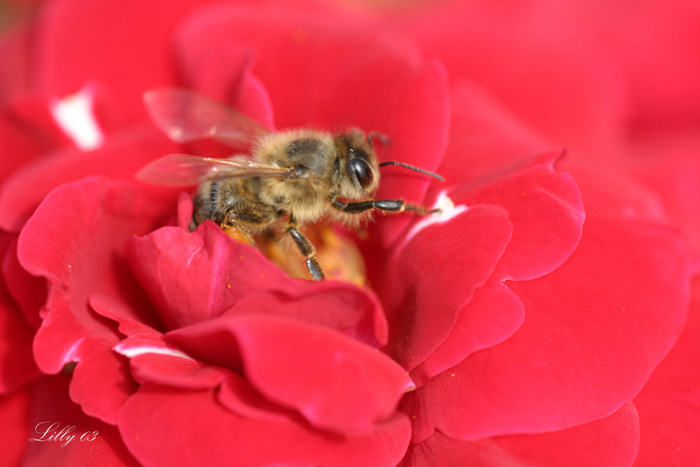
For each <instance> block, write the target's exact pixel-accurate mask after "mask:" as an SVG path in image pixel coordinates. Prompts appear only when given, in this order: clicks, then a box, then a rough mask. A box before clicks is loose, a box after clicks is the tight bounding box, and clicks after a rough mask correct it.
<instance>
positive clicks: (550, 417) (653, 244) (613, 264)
mask: <svg viewBox="0 0 700 467" xmlns="http://www.w3.org/2000/svg"><path fill="white" fill-rule="evenodd" d="M688 275H689V272H688V256H687V252H686V250H685V245H684V243H683V242H682V240H681V239H680V238H679V237H678V236H677V235H676V234H674V233H672V232H669V231H668V230H666V229H664V228H661V227H659V226H658V225H653V224H646V223H643V222H641V221H639V222H634V221H632V220H624V221H620V220H607V221H605V222H603V221H601V220H599V219H596V218H595V217H589V219H588V220H587V222H586V227H585V228H584V235H583V238H582V240H581V244H580V245H579V247H578V248H577V249H576V251H575V252H574V253H573V254H572V256H571V257H570V258H569V260H567V261H566V262H565V263H564V264H563V265H562V266H561V267H560V268H559V269H557V270H556V271H555V272H553V273H551V274H549V275H548V276H545V277H543V278H540V279H536V280H532V281H527V282H511V283H510V284H509V287H510V288H511V289H512V290H514V291H515V292H516V293H517V294H518V296H519V297H520V299H521V300H522V301H523V303H524V304H525V309H526V318H525V322H524V324H523V326H522V327H521V328H520V329H519V330H518V332H516V333H515V334H514V335H513V336H512V337H511V338H510V339H508V340H507V341H506V342H504V343H502V344H500V345H498V346H496V347H493V348H491V349H488V350H483V351H481V352H478V353H475V354H473V355H471V356H470V357H469V358H467V359H466V360H465V361H464V362H462V363H460V364H459V365H457V366H456V367H454V368H453V369H451V370H448V371H446V372H444V373H442V374H441V375H439V376H437V377H435V378H433V379H432V380H431V381H430V383H429V384H427V385H426V386H424V387H423V388H421V389H419V390H418V391H416V392H415V393H412V394H409V395H408V396H407V398H406V404H405V408H406V410H407V411H408V412H409V413H410V414H415V417H416V424H414V430H415V431H414V439H416V440H422V439H425V438H426V437H427V436H429V435H430V434H431V433H432V431H433V427H437V428H439V429H440V431H441V432H443V433H445V434H448V435H449V436H451V437H455V438H459V439H466V440H468V439H478V438H483V437H487V436H494V435H498V434H508V433H535V432H540V431H545V430H555V429H561V428H566V427H569V426H572V425H575V424H579V423H584V422H587V421H590V420H592V419H596V418H599V417H601V416H605V415H607V414H609V413H612V412H613V411H614V410H616V409H617V408H618V407H620V406H621V405H622V404H623V403H624V402H626V401H629V400H630V399H631V398H632V397H633V396H634V395H635V394H636V393H637V392H638V391H639V390H640V389H641V387H642V385H643V384H644V382H645V381H646V379H647V378H648V377H649V374H650V373H651V371H652V369H653V368H654V367H655V366H656V365H657V364H658V362H659V361H660V359H661V358H662V357H663V355H664V354H665V353H666V352H667V351H668V349H669V348H670V346H671V345H672V343H673V342H674V340H675V339H676V337H677V335H678V333H679V332H680V329H681V327H682V325H683V320H684V316H685V307H686V304H687V292H688V291H687V290H686V289H685V287H684V286H683V284H684V283H685V281H687V279H688ZM584 278H585V279H586V280H585V281H584V280H583V279H584ZM601 330H604V332H602V331H601ZM514 382H517V384H514ZM581 401H585V403H584V404H582V403H581ZM457 414H458V415H457Z"/></svg>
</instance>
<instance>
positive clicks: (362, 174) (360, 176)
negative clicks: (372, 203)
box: [349, 158, 374, 188]
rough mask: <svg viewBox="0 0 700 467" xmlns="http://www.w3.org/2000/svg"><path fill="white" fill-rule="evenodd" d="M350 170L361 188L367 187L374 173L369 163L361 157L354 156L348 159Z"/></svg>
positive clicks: (372, 179)
mask: <svg viewBox="0 0 700 467" xmlns="http://www.w3.org/2000/svg"><path fill="white" fill-rule="evenodd" d="M349 165H350V167H349V168H350V172H351V173H352V175H353V177H355V179H356V180H357V181H358V182H359V183H360V186H361V187H362V188H367V187H368V186H369V185H370V184H371V183H372V181H374V174H373V173H372V169H371V168H370V166H369V164H367V162H366V161H365V160H363V159H360V158H355V159H352V160H351V161H350V164H349Z"/></svg>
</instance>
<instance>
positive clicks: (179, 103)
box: [143, 88, 270, 147]
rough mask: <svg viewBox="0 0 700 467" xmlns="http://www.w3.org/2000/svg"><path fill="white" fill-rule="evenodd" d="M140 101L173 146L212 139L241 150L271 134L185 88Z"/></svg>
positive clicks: (156, 93)
mask: <svg viewBox="0 0 700 467" xmlns="http://www.w3.org/2000/svg"><path fill="white" fill-rule="evenodd" d="M143 100H144V103H145V104H146V109H147V110H148V113H149V114H150V116H151V118H152V119H153V121H154V122H155V123H156V125H158V127H159V128H160V129H161V130H163V132H164V133H165V134H167V135H168V137H169V138H170V139H171V140H173V141H175V142H176V143H187V142H189V141H194V140H197V139H202V138H212V139H215V140H217V141H219V142H221V143H223V144H227V145H229V146H237V147H240V146H241V145H250V144H251V143H253V142H254V141H256V140H257V139H258V138H260V137H261V136H264V135H266V134H268V133H270V130H269V129H267V128H265V127H264V126H262V125H260V124H259V123H257V122H255V121H253V120H251V119H250V118H248V117H246V116H245V115H243V114H241V113H239V112H236V111H235V110H233V109H231V108H228V107H226V106H225V105H223V104H220V103H218V102H215V101H213V100H211V99H208V98H206V97H204V96H201V95H199V94H195V93H193V92H191V91H188V90H186V89H180V88H159V89H152V90H150V91H146V92H145V93H144V95H143Z"/></svg>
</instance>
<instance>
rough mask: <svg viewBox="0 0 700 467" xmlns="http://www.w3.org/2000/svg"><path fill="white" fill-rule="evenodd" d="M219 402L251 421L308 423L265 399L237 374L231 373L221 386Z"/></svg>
mask: <svg viewBox="0 0 700 467" xmlns="http://www.w3.org/2000/svg"><path fill="white" fill-rule="evenodd" d="M218 400H219V402H221V404H223V406H224V407H226V408H227V409H228V410H230V411H231V412H233V413H235V414H237V415H240V416H241V417H244V418H247V419H249V420H258V421H263V422H290V421H292V422H295V423H302V424H305V423H306V422H304V421H303V418H302V417H301V416H300V415H299V414H298V413H296V412H294V411H292V410H290V409H285V408H283V407H281V406H279V405H276V404H275V403H274V402H270V401H269V400H268V399H265V398H264V397H263V396H262V394H260V393H259V392H257V391H256V390H255V389H254V388H253V387H252V386H251V385H250V384H249V383H248V382H247V381H246V380H245V379H243V378H241V377H240V376H238V375H237V374H236V373H231V374H230V375H229V377H228V378H227V379H226V381H225V382H224V384H223V385H222V386H221V388H220V389H219V397H218Z"/></svg>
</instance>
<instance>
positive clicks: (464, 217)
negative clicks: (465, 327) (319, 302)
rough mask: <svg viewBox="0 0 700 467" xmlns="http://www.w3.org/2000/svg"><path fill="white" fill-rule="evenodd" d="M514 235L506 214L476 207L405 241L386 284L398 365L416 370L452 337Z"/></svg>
mask: <svg viewBox="0 0 700 467" xmlns="http://www.w3.org/2000/svg"><path fill="white" fill-rule="evenodd" d="M511 233H512V227H511V224H510V222H509V221H508V217H507V213H506V212H505V211H504V210H503V209H501V208H499V207H497V206H488V205H477V206H474V207H471V208H469V209H467V211H466V212H463V213H461V214H459V215H457V216H456V217H453V218H452V219H450V220H449V221H447V222H445V223H443V224H437V225H431V226H428V227H426V228H425V229H424V230H421V231H420V232H418V233H417V234H415V237H409V238H407V239H406V240H405V241H407V243H406V244H405V246H403V248H401V249H399V250H397V251H396V252H395V253H394V259H392V262H391V263H390V264H391V266H390V267H389V268H388V271H387V277H386V278H385V280H384V282H383V283H382V284H381V285H382V287H383V289H382V295H383V296H384V297H385V299H384V300H385V306H386V310H387V315H388V319H389V323H390V329H391V331H392V332H391V333H390V334H389V335H390V338H391V342H390V343H389V352H390V354H391V355H392V356H393V357H394V358H395V359H396V361H397V362H398V363H399V364H401V365H402V366H404V368H406V369H407V370H408V371H410V370H412V369H413V368H415V367H416V366H417V365H418V364H419V363H421V362H422V361H423V360H424V359H425V358H427V357H428V356H429V355H430V353H431V352H433V351H434V350H435V348H436V347H437V346H438V345H439V344H440V343H441V342H442V341H443V340H444V339H445V338H446V337H447V335H448V333H449V332H450V330H451V329H452V326H453V325H454V323H455V320H456V316H457V312H458V311H459V309H460V308H461V307H463V306H464V305H465V304H466V303H467V302H468V301H469V300H470V299H471V298H472V294H473V293H474V290H475V289H476V288H477V287H479V286H481V285H483V284H484V283H485V282H486V280H487V279H488V278H489V276H490V275H491V273H492V272H493V268H494V267H495V266H496V263H497V262H498V260H499V259H500V257H501V255H502V254H503V250H504V249H505V247H506V245H507V244H508V241H509V240H510V236H511ZM456 257H458V258H459V261H455V260H454V259H455V258H456ZM436 265H439V266H436ZM436 267H437V268H438V269H437V270H436ZM431 271H432V272H431Z"/></svg>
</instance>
